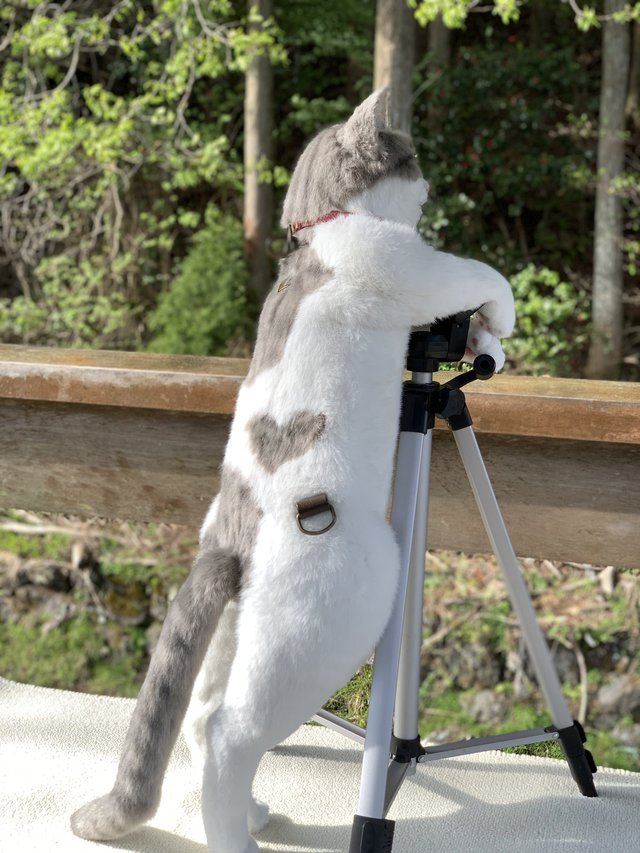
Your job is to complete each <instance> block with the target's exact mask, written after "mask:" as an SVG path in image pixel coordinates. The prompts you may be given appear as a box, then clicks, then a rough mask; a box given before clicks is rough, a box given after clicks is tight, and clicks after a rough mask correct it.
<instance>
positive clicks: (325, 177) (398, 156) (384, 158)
mask: <svg viewBox="0 0 640 853" xmlns="http://www.w3.org/2000/svg"><path fill="white" fill-rule="evenodd" d="M383 97H384V94H383V93H376V94H375V95H372V96H371V97H369V98H367V99H366V101H364V102H363V103H362V104H360V106H359V107H358V108H357V109H356V110H355V111H354V113H353V115H352V116H351V118H350V119H349V120H348V121H347V122H346V123H345V124H337V125H334V126H333V127H329V128H326V129H325V130H322V131H321V132H320V133H319V134H318V135H317V136H316V137H315V138H314V139H312V140H311V142H310V143H309V145H308V146H307V147H306V148H305V150H304V151H303V153H302V155H301V157H300V159H299V161H298V164H297V166H296V168H295V170H294V173H293V176H292V178H291V184H290V185H289V190H288V192H287V196H286V198H285V201H284V207H283V211H282V219H281V220H280V222H281V225H282V227H283V228H286V227H287V226H288V225H289V223H291V222H300V221H306V220H312V219H315V218H316V217H318V216H321V215H323V214H325V213H328V212H329V211H330V210H348V209H349V201H350V200H351V199H352V198H354V196H356V195H359V194H360V193H362V192H364V191H365V190H368V189H370V188H371V187H373V186H374V184H376V183H377V182H378V181H379V180H381V179H382V178H387V177H401V178H406V179H407V180H412V181H414V180H417V179H419V178H421V177H422V171H421V169H420V166H419V165H418V162H417V160H416V158H415V150H414V147H413V143H412V141H411V139H410V137H409V136H407V135H406V134H404V133H400V132H399V131H395V130H392V129H391V128H389V127H387V126H386V125H385V124H384V121H382V119H381V115H382V111H381V100H382V98H383Z"/></svg>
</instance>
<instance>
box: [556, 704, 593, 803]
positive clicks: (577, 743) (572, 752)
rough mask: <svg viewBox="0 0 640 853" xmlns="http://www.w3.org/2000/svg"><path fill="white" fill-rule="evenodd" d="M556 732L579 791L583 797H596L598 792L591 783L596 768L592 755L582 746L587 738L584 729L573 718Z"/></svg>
mask: <svg viewBox="0 0 640 853" xmlns="http://www.w3.org/2000/svg"><path fill="white" fill-rule="evenodd" d="M558 734H559V735H560V743H561V744H562V749H563V751H564V754H565V755H566V757H567V762H568V764H569V769H570V770H571V775H572V776H573V779H574V781H575V782H576V784H577V786H578V788H579V789H580V793H581V794H582V796H583V797H597V796H598V792H597V791H596V786H595V785H594V784H593V774H594V773H595V772H596V771H597V769H598V768H597V767H596V763H595V761H594V760H593V755H591V753H590V752H589V750H588V749H585V748H584V746H583V744H584V743H585V742H586V740H587V737H586V735H585V733H584V729H583V728H582V726H581V725H580V723H579V722H578V721H577V720H574V721H573V725H572V726H568V727H567V728H566V729H558Z"/></svg>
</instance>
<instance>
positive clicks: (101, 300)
mask: <svg viewBox="0 0 640 853" xmlns="http://www.w3.org/2000/svg"><path fill="white" fill-rule="evenodd" d="M36 276H37V279H36V280H37V281H39V282H41V286H40V293H39V297H38V298H37V299H34V298H32V297H31V296H16V297H14V298H13V299H7V298H0V339H1V340H2V341H4V342H5V343H20V344H31V343H37V344H39V345H50V346H66V347H93V348H96V349H109V348H115V347H118V346H119V345H126V344H127V343H131V342H132V341H135V340H136V323H137V315H138V314H139V308H136V307H135V306H132V305H130V304H129V303H128V302H127V299H126V297H125V296H124V295H123V294H122V293H120V292H118V291H109V290H107V289H106V288H105V291H106V292H101V291H102V287H101V281H100V278H101V277H100V273H99V267H98V266H94V265H93V263H92V261H91V259H87V260H86V261H84V262H83V263H82V264H81V265H80V267H76V266H75V264H74V263H73V261H72V259H71V258H69V257H68V256H66V255H54V256H53V257H51V258H45V259H43V260H42V261H41V262H40V264H39V265H38V268H37V270H36Z"/></svg>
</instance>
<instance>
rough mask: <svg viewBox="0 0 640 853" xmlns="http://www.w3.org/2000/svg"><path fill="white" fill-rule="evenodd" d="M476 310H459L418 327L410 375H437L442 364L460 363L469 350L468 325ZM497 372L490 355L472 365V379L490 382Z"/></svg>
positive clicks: (411, 342) (409, 363)
mask: <svg viewBox="0 0 640 853" xmlns="http://www.w3.org/2000/svg"><path fill="white" fill-rule="evenodd" d="M477 310H478V309H477V308H473V309H472V310H471V311H459V312H458V313H457V314H453V315H451V316H450V317H445V318H444V319H442V320H438V321H437V323H432V324H431V325H430V326H420V327H417V328H415V329H414V330H413V331H412V332H411V337H410V338H409V349H408V352H407V370H409V371H410V372H411V373H435V372H436V370H438V368H439V366H440V362H441V361H455V362H457V361H460V360H461V359H462V358H463V356H464V354H465V350H466V348H467V337H468V335H469V323H470V321H471V317H472V316H473V315H474V314H475V313H476V311H477ZM495 369H496V364H495V361H494V360H493V358H492V357H491V356H490V355H479V356H478V357H477V358H476V359H475V360H474V362H473V374H474V376H473V378H474V379H476V378H477V379H489V378H490V377H491V376H493V374H494V372H495ZM468 381H471V379H469V380H468ZM465 384H466V383H465Z"/></svg>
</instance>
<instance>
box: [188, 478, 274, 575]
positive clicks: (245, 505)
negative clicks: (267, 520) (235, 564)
mask: <svg viewBox="0 0 640 853" xmlns="http://www.w3.org/2000/svg"><path fill="white" fill-rule="evenodd" d="M262 516H263V513H262V510H261V509H260V507H259V506H258V504H257V503H256V500H255V498H254V497H253V494H252V492H251V487H250V486H249V484H248V483H247V482H246V481H245V480H243V478H242V477H241V476H240V475H239V474H238V473H237V472H236V471H233V470H231V469H229V468H224V467H223V469H222V473H221V479H220V503H219V506H218V513H217V516H216V521H215V524H214V525H213V527H214V529H215V534H216V536H217V537H218V540H219V542H220V545H222V546H223V547H224V548H227V549H228V550H229V551H231V552H232V553H233V554H237V556H238V557H239V558H240V560H241V561H242V564H243V565H242V568H243V571H244V570H245V569H246V566H245V563H246V562H247V561H248V560H249V559H250V557H251V554H252V553H253V546H254V545H255V540H256V536H257V533H258V527H259V524H260V520H261V519H262ZM204 544H205V543H204V542H203V546H202V547H204Z"/></svg>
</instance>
